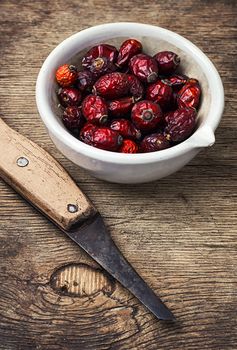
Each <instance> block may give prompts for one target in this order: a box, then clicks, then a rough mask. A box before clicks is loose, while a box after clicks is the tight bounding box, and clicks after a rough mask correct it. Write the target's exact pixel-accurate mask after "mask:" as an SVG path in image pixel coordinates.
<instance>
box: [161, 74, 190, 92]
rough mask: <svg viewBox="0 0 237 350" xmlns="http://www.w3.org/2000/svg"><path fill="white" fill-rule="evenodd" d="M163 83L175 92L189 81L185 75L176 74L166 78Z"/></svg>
mask: <svg viewBox="0 0 237 350" xmlns="http://www.w3.org/2000/svg"><path fill="white" fill-rule="evenodd" d="M163 81H164V82H165V83H166V84H168V85H170V86H172V88H173V90H175V91H177V90H179V89H181V87H182V86H183V85H184V84H185V83H186V82H187V81H188V77H187V76H186V75H183V74H174V75H171V76H169V77H166V78H165V79H163Z"/></svg>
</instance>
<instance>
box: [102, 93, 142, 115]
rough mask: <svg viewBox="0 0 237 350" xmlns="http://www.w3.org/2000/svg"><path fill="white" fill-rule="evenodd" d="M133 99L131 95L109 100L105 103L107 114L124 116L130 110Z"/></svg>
mask: <svg viewBox="0 0 237 350" xmlns="http://www.w3.org/2000/svg"><path fill="white" fill-rule="evenodd" d="M134 103H135V101H134V98H133V97H122V98H120V99H118V100H113V101H109V102H108V103H107V106H108V110H109V114H110V115H111V116H112V117H115V118H119V117H124V116H126V115H127V114H128V113H130V112H131V110H132V107H133V105H134Z"/></svg>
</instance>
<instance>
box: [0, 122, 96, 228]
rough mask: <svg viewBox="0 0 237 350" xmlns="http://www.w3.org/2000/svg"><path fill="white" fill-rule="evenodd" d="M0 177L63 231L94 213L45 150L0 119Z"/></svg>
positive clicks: (69, 178)
mask: <svg viewBox="0 0 237 350" xmlns="http://www.w3.org/2000/svg"><path fill="white" fill-rule="evenodd" d="M0 176H1V177H2V178H3V180H5V181H6V182H7V183H8V184H9V185H10V186H11V187H13V188H14V189H15V190H16V191H17V192H19V193H20V194H21V195H22V196H23V197H25V198H26V199H27V200H28V201H29V202H31V204H33V205H34V206H35V207H37V208H38V209H39V210H40V211H42V212H43V213H44V214H45V215H46V216H48V217H49V218H50V219H52V220H53V221H54V222H55V223H56V224H58V225H59V226H61V227H62V228H63V229H65V230H69V229H70V228H71V227H72V225H74V224H76V223H82V222H83V221H86V220H87V219H88V218H89V217H91V216H93V215H94V214H95V213H96V209H95V208H94V206H93V205H92V204H91V203H90V201H89V200H88V198H87V197H86V196H85V195H84V194H83V193H82V192H81V190H80V189H79V188H78V186H77V185H76V184H75V182H74V181H73V180H72V178H71V177H70V176H69V174H68V173H67V172H66V171H65V169H64V168H63V167H62V166H61V165H60V164H59V163H58V162H57V161H56V160H55V159H54V158H53V157H52V156H51V155H50V154H49V153H47V152H46V151H45V150H43V149H42V148H41V147H39V146H38V145H36V144H35V143H34V142H32V141H30V140H29V139H27V138H26V137H24V136H22V135H20V134H19V133H17V132H16V131H14V130H12V129H11V128H10V127H9V126H7V125H6V124H5V123H4V122H3V120H2V119H1V118H0Z"/></svg>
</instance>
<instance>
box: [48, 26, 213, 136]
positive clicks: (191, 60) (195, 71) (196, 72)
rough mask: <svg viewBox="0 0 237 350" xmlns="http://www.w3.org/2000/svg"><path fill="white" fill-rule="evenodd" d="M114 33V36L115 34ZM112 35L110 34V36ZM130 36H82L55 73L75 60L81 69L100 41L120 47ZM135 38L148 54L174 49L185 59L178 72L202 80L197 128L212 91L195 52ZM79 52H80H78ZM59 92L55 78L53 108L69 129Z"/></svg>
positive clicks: (51, 94) (51, 92) (60, 59)
mask: <svg viewBox="0 0 237 350" xmlns="http://www.w3.org/2000/svg"><path fill="white" fill-rule="evenodd" d="M111 36H112V35H111ZM106 37H108V34H107V35H106ZM128 37H129V33H128V36H126V37H125V36H120V37H113V38H108V39H105V40H103V38H102V37H101V36H100V39H98V38H96V37H95V38H94V39H93V38H91V37H88V41H87V42H86V43H85V41H83V42H82V41H80V38H78V42H77V47H76V51H75V48H74V50H69V51H67V50H66V51H64V52H63V54H62V55H61V56H58V60H56V62H55V67H54V72H53V73H55V70H56V69H57V67H58V66H59V65H61V64H64V63H71V64H74V65H75V66H76V67H78V69H79V70H80V69H81V58H82V57H83V55H84V54H85V53H86V51H87V50H88V49H90V48H91V47H92V46H94V45H96V44H99V43H108V44H112V45H114V46H116V47H117V48H119V47H120V45H121V43H122V42H123V41H124V40H126V39H128ZM131 37H133V38H136V39H137V40H139V41H141V42H142V45H143V50H144V52H145V53H147V54H149V55H151V56H152V55H154V54H155V53H157V52H159V51H163V50H170V51H174V52H176V53H177V54H178V55H179V56H180V58H181V64H180V67H179V69H178V71H177V72H180V73H183V74H186V75H188V76H189V77H192V78H196V79H198V80H199V82H200V85H201V88H202V98H201V104H200V107H199V111H198V119H197V127H196V128H198V127H199V126H200V125H201V124H202V123H203V122H204V121H205V119H206V118H207V116H208V112H209V109H210V105H211V93H210V88H209V84H208V80H207V77H206V75H205V74H204V71H203V69H202V67H201V65H200V63H199V62H198V60H197V59H196V57H195V56H194V55H192V53H191V51H190V52H187V51H184V50H182V49H181V48H179V47H178V46H175V45H173V44H171V43H170V42H168V41H166V40H163V39H160V38H159V37H157V36H156V37H149V36H134V35H131ZM75 52H76V53H75ZM57 91H58V86H57V83H56V82H55V79H51V84H50V89H49V97H50V104H51V108H52V110H53V112H54V114H55V115H56V117H57V119H58V122H59V123H60V124H61V126H62V127H63V128H64V129H65V130H66V128H65V127H64V125H63V123H62V122H61V115H62V110H61V108H60V105H59V102H58V98H57Z"/></svg>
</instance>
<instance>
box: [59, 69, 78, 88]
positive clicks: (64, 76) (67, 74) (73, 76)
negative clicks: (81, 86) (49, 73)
mask: <svg viewBox="0 0 237 350" xmlns="http://www.w3.org/2000/svg"><path fill="white" fill-rule="evenodd" d="M55 76H56V80H57V82H58V84H59V85H60V86H62V87H68V86H70V85H72V84H74V83H75V81H76V80H77V69H76V67H75V66H73V65H69V64H64V65H63V66H60V67H59V68H58V69H57V71H56V74H55Z"/></svg>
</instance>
